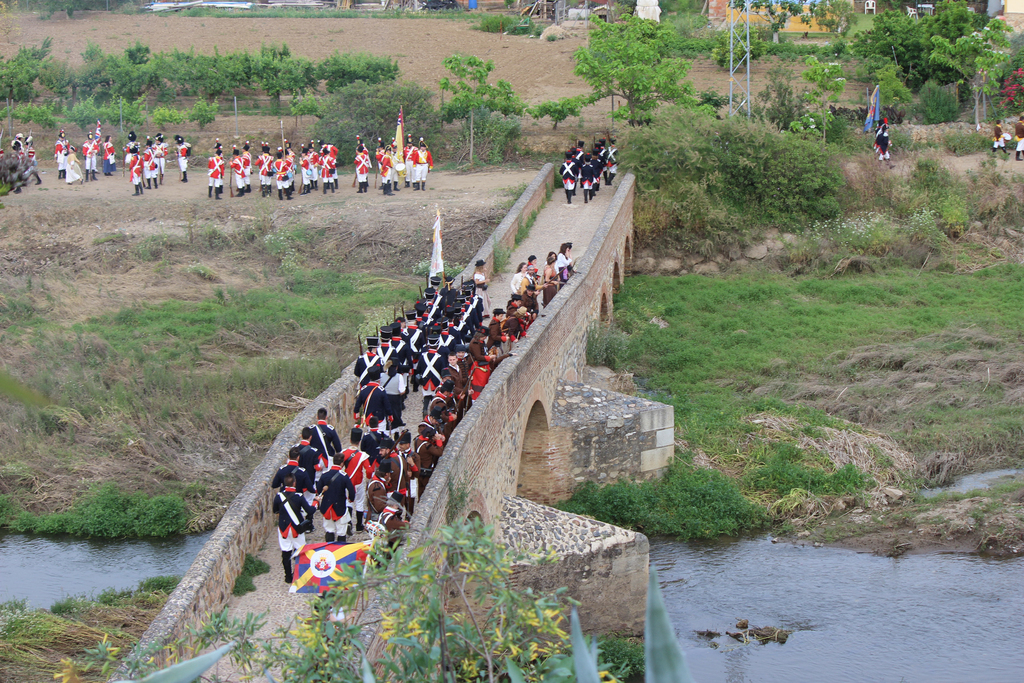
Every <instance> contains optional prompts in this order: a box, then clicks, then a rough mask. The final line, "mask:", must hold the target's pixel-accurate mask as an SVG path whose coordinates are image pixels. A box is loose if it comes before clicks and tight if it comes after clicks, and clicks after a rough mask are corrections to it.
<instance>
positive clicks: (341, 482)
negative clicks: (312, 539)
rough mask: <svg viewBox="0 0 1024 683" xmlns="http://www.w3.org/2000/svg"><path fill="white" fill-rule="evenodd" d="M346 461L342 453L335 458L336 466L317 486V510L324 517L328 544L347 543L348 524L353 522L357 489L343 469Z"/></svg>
mask: <svg viewBox="0 0 1024 683" xmlns="http://www.w3.org/2000/svg"><path fill="white" fill-rule="evenodd" d="M344 459H345V456H343V455H342V454H341V453H338V454H337V455H335V456H334V464H333V465H331V469H329V470H327V472H326V473H324V475H323V476H322V477H320V481H319V482H318V483H317V485H316V492H317V494H319V496H320V504H319V505H318V506H317V508H318V509H319V510H320V514H322V515H323V516H324V540H325V541H327V542H328V543H334V542H337V543H345V542H346V537H347V536H348V523H349V521H350V520H351V517H350V515H349V511H348V510H349V506H350V505H353V504H355V501H356V487H355V486H353V485H352V480H351V479H349V478H348V475H347V474H345V471H344V470H343V469H342V464H343V461H344Z"/></svg>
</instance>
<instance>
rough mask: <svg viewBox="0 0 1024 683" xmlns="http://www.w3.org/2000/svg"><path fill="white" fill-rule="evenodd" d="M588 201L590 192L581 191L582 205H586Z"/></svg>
mask: <svg viewBox="0 0 1024 683" xmlns="http://www.w3.org/2000/svg"><path fill="white" fill-rule="evenodd" d="M589 201H590V190H583V203H584V204H586V203H587V202H589Z"/></svg>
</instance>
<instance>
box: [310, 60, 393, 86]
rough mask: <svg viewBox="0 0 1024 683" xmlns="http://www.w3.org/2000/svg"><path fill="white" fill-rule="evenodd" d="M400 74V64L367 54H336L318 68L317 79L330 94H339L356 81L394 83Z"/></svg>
mask: <svg viewBox="0 0 1024 683" xmlns="http://www.w3.org/2000/svg"><path fill="white" fill-rule="evenodd" d="M398 73H399V71H398V62H395V61H393V60H392V59H391V58H389V57H377V56H376V55H371V54H368V53H365V52H355V53H346V54H338V53H337V52H335V53H334V54H333V55H331V56H330V57H328V58H327V59H325V60H324V61H322V62H320V64H318V65H317V67H316V77H317V78H318V79H320V80H322V81H323V82H324V88H325V89H326V90H327V92H329V93H334V92H338V91H339V90H341V89H342V88H344V87H345V86H347V85H352V84H353V83H355V82H356V81H362V82H363V83H370V84H375V83H387V82H390V81H394V80H395V79H396V78H398Z"/></svg>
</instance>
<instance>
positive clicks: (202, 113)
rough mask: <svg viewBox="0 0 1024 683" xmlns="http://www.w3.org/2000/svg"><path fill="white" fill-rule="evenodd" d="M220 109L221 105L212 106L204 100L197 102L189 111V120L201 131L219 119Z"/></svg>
mask: <svg viewBox="0 0 1024 683" xmlns="http://www.w3.org/2000/svg"><path fill="white" fill-rule="evenodd" d="M219 109H220V105H218V104H217V103H216V102H214V103H213V104H210V103H209V102H204V101H203V100H196V103H195V104H193V105H192V109H191V110H189V114H188V120H189V121H193V122H194V123H195V124H196V125H197V126H199V130H202V129H203V128H205V127H206V126H207V124H210V123H213V120H214V119H216V118H217V111H218V110H219Z"/></svg>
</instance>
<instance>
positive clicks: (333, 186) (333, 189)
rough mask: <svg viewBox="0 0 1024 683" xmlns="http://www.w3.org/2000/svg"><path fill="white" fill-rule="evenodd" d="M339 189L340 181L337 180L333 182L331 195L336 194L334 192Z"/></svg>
mask: <svg viewBox="0 0 1024 683" xmlns="http://www.w3.org/2000/svg"><path fill="white" fill-rule="evenodd" d="M337 189H338V181H337V180H333V181H331V194H334V191H335V190H337Z"/></svg>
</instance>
